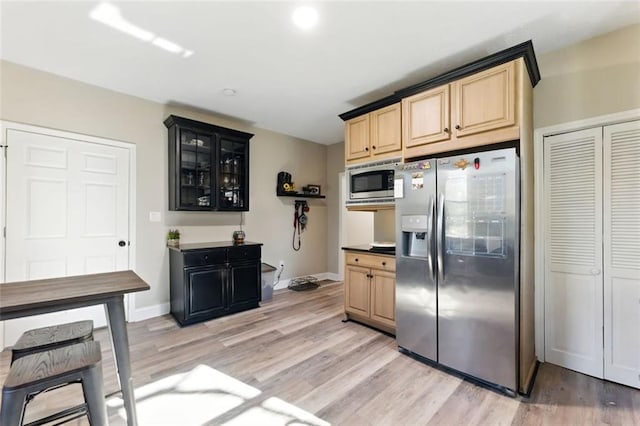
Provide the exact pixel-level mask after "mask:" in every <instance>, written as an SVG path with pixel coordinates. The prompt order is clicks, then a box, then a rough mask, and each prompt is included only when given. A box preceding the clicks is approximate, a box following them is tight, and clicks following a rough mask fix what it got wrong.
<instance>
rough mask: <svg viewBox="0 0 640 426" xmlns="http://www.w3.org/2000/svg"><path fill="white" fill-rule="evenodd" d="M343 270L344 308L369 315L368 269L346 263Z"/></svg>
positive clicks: (365, 315)
mask: <svg viewBox="0 0 640 426" xmlns="http://www.w3.org/2000/svg"><path fill="white" fill-rule="evenodd" d="M345 271H346V274H345V282H344V284H345V307H344V308H345V310H346V311H347V312H351V313H354V314H358V315H362V316H364V317H369V312H370V307H369V303H370V300H371V292H370V286H371V285H370V283H369V272H370V269H369V268H361V267H359V266H351V265H347V266H346V268H345Z"/></svg>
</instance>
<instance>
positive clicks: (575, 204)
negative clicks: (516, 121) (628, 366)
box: [543, 128, 603, 377]
mask: <svg viewBox="0 0 640 426" xmlns="http://www.w3.org/2000/svg"><path fill="white" fill-rule="evenodd" d="M543 149H544V165H545V170H544V194H545V212H546V216H545V219H546V220H545V222H546V226H545V228H546V229H545V259H544V262H545V358H546V360H547V361H549V362H551V363H554V364H558V365H561V366H563V367H566V368H569V369H572V370H576V371H580V372H583V373H586V374H589V375H592V376H596V377H603V361H602V360H603V329H602V327H603V294H602V293H603V275H602V269H603V268H602V261H603V257H602V179H601V177H602V130H601V128H597V129H588V130H583V131H577V132H572V133H566V134H562V135H555V136H550V137H545V139H544V148H543Z"/></svg>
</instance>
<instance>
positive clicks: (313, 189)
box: [302, 185, 320, 195]
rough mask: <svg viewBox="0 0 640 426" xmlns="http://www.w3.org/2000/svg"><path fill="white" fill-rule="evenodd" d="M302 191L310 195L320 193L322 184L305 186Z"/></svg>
mask: <svg viewBox="0 0 640 426" xmlns="http://www.w3.org/2000/svg"><path fill="white" fill-rule="evenodd" d="M302 192H304V193H305V194H309V195H320V185H307V186H303V187H302Z"/></svg>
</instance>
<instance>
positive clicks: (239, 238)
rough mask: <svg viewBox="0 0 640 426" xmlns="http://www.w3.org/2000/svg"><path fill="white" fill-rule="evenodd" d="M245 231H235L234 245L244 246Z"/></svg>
mask: <svg viewBox="0 0 640 426" xmlns="http://www.w3.org/2000/svg"><path fill="white" fill-rule="evenodd" d="M244 236H245V235H244V231H233V243H234V244H244Z"/></svg>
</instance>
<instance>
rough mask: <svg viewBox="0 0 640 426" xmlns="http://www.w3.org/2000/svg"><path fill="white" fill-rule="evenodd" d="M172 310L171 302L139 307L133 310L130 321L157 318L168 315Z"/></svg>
mask: <svg viewBox="0 0 640 426" xmlns="http://www.w3.org/2000/svg"><path fill="white" fill-rule="evenodd" d="M169 312H171V305H170V304H169V303H161V304H159V305H153V306H147V307H146V308H139V309H136V310H135V311H134V312H133V315H132V317H133V318H129V322H138V321H143V320H146V319H149V318H155V317H159V316H162V315H166V314H168V313H169Z"/></svg>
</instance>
